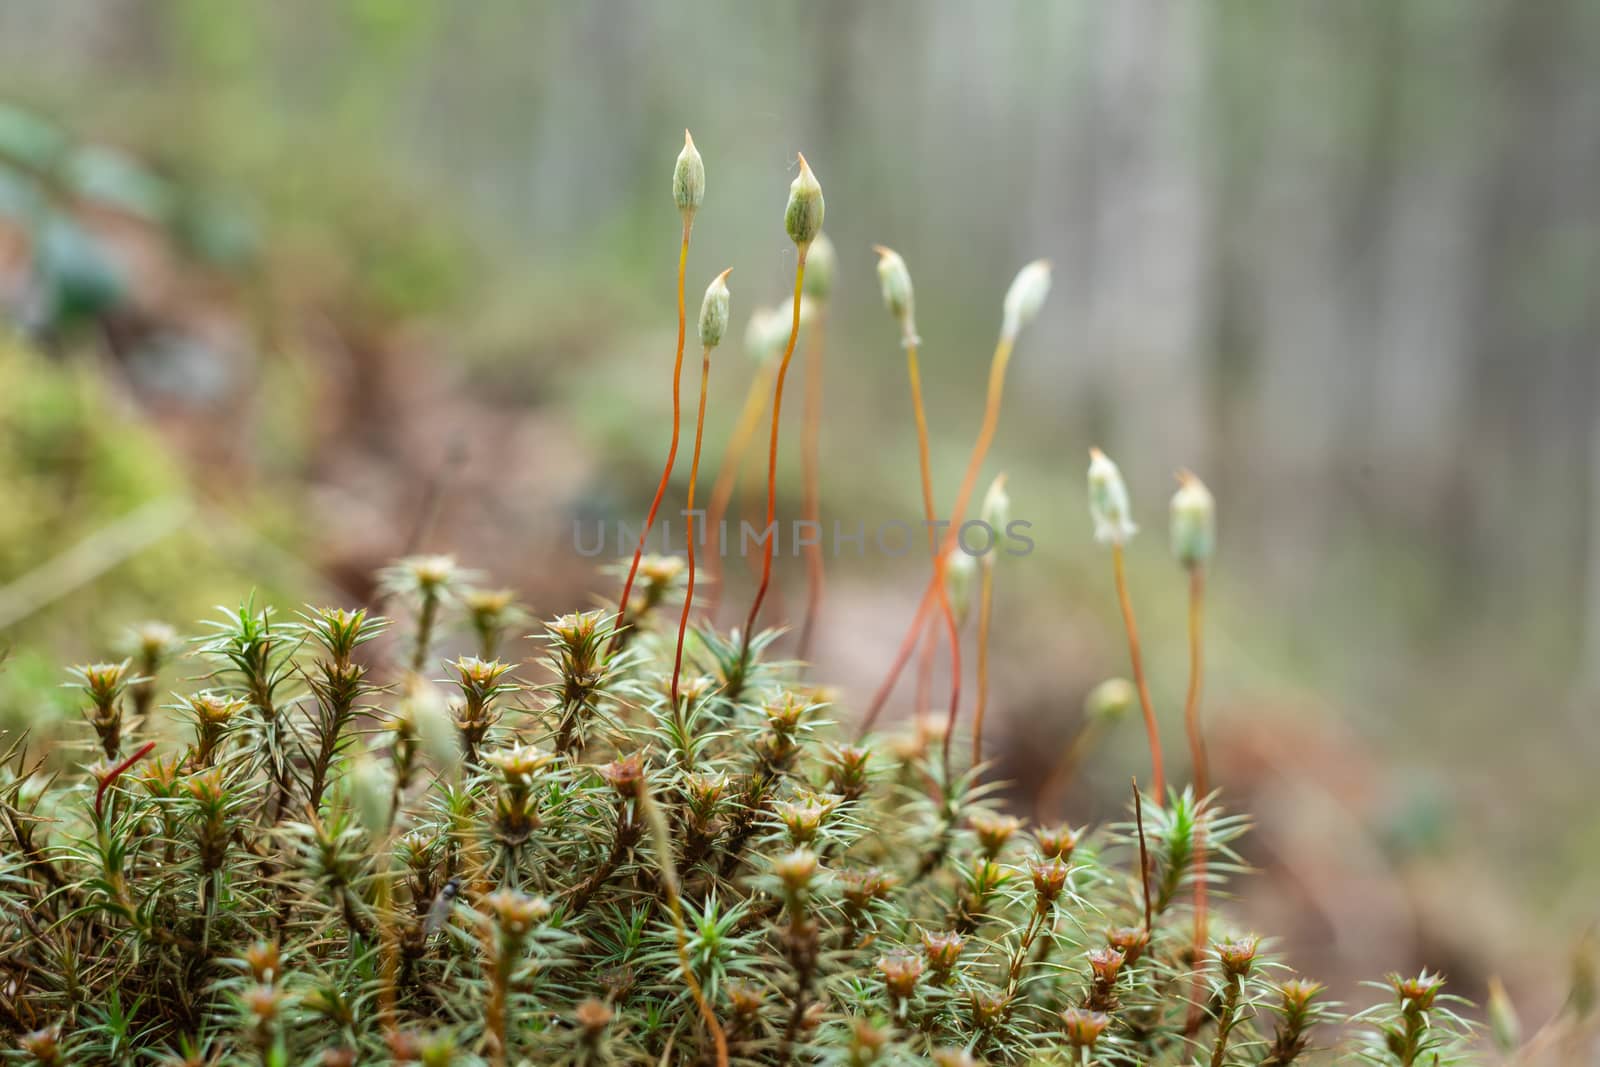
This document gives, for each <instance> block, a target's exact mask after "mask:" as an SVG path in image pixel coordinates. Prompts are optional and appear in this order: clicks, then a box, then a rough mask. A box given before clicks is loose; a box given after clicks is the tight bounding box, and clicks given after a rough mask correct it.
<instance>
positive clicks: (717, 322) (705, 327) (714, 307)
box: [700, 267, 733, 348]
mask: <svg viewBox="0 0 1600 1067" xmlns="http://www.w3.org/2000/svg"><path fill="white" fill-rule="evenodd" d="M732 273H733V268H732V267H729V268H728V269H727V270H725V271H723V272H722V273H721V274H719V275H717V276H716V277H715V278H713V279H711V284H710V285H708V286H706V297H705V299H704V300H702V301H701V302H700V343H701V344H702V345H704V346H705V347H706V348H715V347H717V346H718V345H720V344H721V343H722V335H723V334H725V333H727V332H728V275H730V274H732Z"/></svg>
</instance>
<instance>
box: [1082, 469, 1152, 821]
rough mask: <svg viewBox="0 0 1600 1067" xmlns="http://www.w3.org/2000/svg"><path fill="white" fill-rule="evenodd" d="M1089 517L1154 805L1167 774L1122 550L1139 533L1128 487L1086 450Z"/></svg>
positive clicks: (1120, 474)
mask: <svg viewBox="0 0 1600 1067" xmlns="http://www.w3.org/2000/svg"><path fill="white" fill-rule="evenodd" d="M1089 516H1090V518H1091V519H1093V520H1094V536H1095V540H1097V541H1099V542H1100V543H1101V544H1103V545H1110V546H1111V573H1112V577H1113V578H1114V579H1115V581H1116V586H1117V603H1118V605H1119V606H1120V607H1121V608H1122V625H1123V628H1124V629H1125V630H1127V634H1128V658H1129V660H1130V661H1131V665H1132V668H1133V684H1134V687H1135V688H1136V689H1137V690H1138V692H1139V706H1140V708H1141V709H1143V711H1144V728H1145V733H1146V734H1147V735H1148V736H1149V741H1150V771H1151V785H1152V787H1153V788H1152V793H1153V795H1154V796H1155V798H1156V801H1157V803H1160V802H1161V798H1162V797H1164V796H1165V795H1166V790H1167V774H1166V769H1165V767H1164V766H1163V764H1162V759H1161V732H1160V728H1159V727H1158V726H1157V725H1156V713H1155V707H1154V705H1153V704H1152V703H1151V701H1150V685H1149V683H1148V682H1147V681H1146V680H1145V675H1144V654H1143V652H1142V651H1141V649H1140V647H1139V625H1138V623H1137V622H1136V621H1135V620H1134V617H1133V600H1132V598H1131V597H1129V595H1128V569H1127V565H1126V562H1125V560H1124V559H1123V546H1124V545H1125V544H1127V542H1128V541H1129V539H1130V538H1132V537H1133V535H1134V534H1135V533H1137V532H1138V531H1139V528H1138V527H1137V526H1136V525H1134V522H1133V517H1132V509H1131V507H1130V505H1129V502H1128V487H1127V485H1126V484H1125V483H1124V482H1123V480H1122V472H1121V471H1119V470H1118V469H1117V465H1116V464H1115V463H1113V462H1111V458H1110V457H1109V456H1107V455H1106V454H1105V453H1104V452H1102V451H1100V450H1099V449H1098V448H1091V449H1090V450H1089Z"/></svg>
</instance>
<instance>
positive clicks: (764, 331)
mask: <svg viewBox="0 0 1600 1067" xmlns="http://www.w3.org/2000/svg"><path fill="white" fill-rule="evenodd" d="M778 314H779V313H778V312H777V311H776V310H774V309H771V308H757V309H756V310H755V312H754V313H753V314H752V315H751V316H750V326H749V329H748V330H747V331H746V332H745V350H746V351H747V352H749V354H750V355H751V356H752V357H753V358H754V359H756V360H757V370H756V376H755V377H754V378H752V379H750V388H749V390H748V391H746V393H745V397H744V406H743V407H742V408H741V409H740V410H739V418H738V421H736V422H735V423H734V425H733V433H732V435H731V436H730V437H729V438H728V446H727V448H726V449H725V450H724V451H723V453H722V466H721V468H720V469H719V470H718V471H717V480H716V482H715V483H714V484H713V485H712V487H711V503H710V505H709V506H708V507H707V508H706V537H707V542H706V559H707V564H708V566H709V567H710V568H711V592H710V595H709V596H708V597H707V599H706V607H705V611H706V614H707V615H710V616H713V617H714V616H715V615H716V611H717V604H718V603H719V602H720V600H721V598H722V572H723V563H722V520H723V517H724V516H725V515H726V514H727V512H728V502H729V501H731V500H732V499H733V490H734V487H735V486H736V485H737V484H738V481H739V472H740V471H741V470H742V469H743V466H744V455H745V449H746V448H748V447H749V445H750V439H751V438H753V437H754V436H755V433H756V427H757V426H759V425H760V424H761V416H762V415H764V414H765V413H766V410H767V394H768V393H769V392H770V391H771V389H772V377H773V374H774V372H775V371H776V369H777V365H776V363H775V362H774V361H773V357H774V356H776V355H777V354H778V349H779V346H780V345H781V344H782V341H779V342H778V343H777V344H773V343H772V335H773V332H774V331H773V324H774V323H775V322H776V321H777V317H778Z"/></svg>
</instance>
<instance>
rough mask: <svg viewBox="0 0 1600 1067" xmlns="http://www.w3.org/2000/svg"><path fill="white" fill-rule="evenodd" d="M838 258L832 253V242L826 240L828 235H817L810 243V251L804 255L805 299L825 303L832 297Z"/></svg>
mask: <svg viewBox="0 0 1600 1067" xmlns="http://www.w3.org/2000/svg"><path fill="white" fill-rule="evenodd" d="M838 265H839V258H838V256H837V255H836V254H835V253H834V251H833V242H832V241H830V240H828V235H827V234H825V233H819V234H817V236H816V239H815V240H813V241H812V242H811V250H810V251H809V252H807V253H806V277H805V281H804V282H803V283H802V285H803V286H804V290H803V291H804V293H805V295H806V296H807V297H809V298H810V299H812V300H815V301H817V302H818V303H826V302H827V300H828V297H830V296H832V295H833V279H834V276H835V275H836V274H837V273H838Z"/></svg>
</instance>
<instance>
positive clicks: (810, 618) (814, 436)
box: [797, 233, 836, 663]
mask: <svg viewBox="0 0 1600 1067" xmlns="http://www.w3.org/2000/svg"><path fill="white" fill-rule="evenodd" d="M806 258H807V259H808V261H809V264H810V266H809V269H808V270H807V271H806V282H805V295H806V296H807V297H808V298H809V299H810V300H811V302H812V304H813V306H814V307H815V309H816V310H815V312H814V315H813V318H812V325H811V336H810V337H809V338H808V339H807V343H806V392H805V417H804V420H803V429H802V430H801V433H800V461H801V469H802V471H803V476H804V481H805V491H804V494H803V496H802V502H801V513H802V517H803V518H804V519H805V521H806V522H807V523H808V524H809V528H810V530H811V533H812V536H811V537H810V538H809V539H808V543H807V544H806V546H805V550H806V614H805V621H804V622H803V623H802V624H801V626H800V644H799V646H798V649H797V651H798V655H799V658H800V660H801V662H802V663H803V662H806V661H808V660H809V659H810V658H811V640H812V638H813V637H814V636H815V634H816V626H817V616H818V615H819V614H820V613H821V611H822V586H823V577H824V574H823V565H822V487H821V456H820V450H821V441H822V356H823V352H824V351H825V345H826V341H827V335H828V331H827V325H828V297H829V296H831V295H832V293H833V276H834V272H835V260H836V257H835V255H834V252H833V242H832V241H830V240H828V235H827V234H825V233H819V234H817V239H816V240H815V241H813V242H812V243H811V252H810V254H809V255H808V256H807V257H806Z"/></svg>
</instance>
